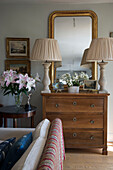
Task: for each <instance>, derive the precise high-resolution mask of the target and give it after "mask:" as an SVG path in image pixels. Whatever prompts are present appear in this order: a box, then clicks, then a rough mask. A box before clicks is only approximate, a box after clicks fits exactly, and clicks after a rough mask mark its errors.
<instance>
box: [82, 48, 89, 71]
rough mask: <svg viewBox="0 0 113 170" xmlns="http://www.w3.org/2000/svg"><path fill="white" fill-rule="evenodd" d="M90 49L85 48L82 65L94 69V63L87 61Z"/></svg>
mask: <svg viewBox="0 0 113 170" xmlns="http://www.w3.org/2000/svg"><path fill="white" fill-rule="evenodd" d="M88 49H89V48H87V49H85V50H84V53H83V57H82V60H81V64H80V66H82V67H84V68H89V69H92V63H91V62H87V61H86V57H87V53H88Z"/></svg>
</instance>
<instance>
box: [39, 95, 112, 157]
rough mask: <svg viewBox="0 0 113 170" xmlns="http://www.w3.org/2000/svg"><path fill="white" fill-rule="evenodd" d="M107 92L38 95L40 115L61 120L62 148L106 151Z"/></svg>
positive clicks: (105, 152)
mask: <svg viewBox="0 0 113 170" xmlns="http://www.w3.org/2000/svg"><path fill="white" fill-rule="evenodd" d="M108 95H109V94H92V93H83V94H82V93H79V94H71V93H49V94H47V93H46V94H42V96H43V118H48V119H49V120H50V121H52V120H53V119H55V118H60V119H61V120H62V123H63V132H64V141H65V147H66V148H103V152H102V153H103V154H107V98H108Z"/></svg>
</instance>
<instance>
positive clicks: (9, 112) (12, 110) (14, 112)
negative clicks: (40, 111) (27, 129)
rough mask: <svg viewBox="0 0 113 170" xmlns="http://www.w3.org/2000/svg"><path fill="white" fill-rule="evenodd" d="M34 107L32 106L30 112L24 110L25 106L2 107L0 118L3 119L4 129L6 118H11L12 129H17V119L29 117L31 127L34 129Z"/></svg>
mask: <svg viewBox="0 0 113 170" xmlns="http://www.w3.org/2000/svg"><path fill="white" fill-rule="evenodd" d="M36 109H37V108H36V107H35V106H32V108H31V110H30V111H26V110H25V106H21V107H19V108H18V107H16V106H15V105H12V106H4V107H1V108H0V116H1V117H3V118H4V127H7V118H13V127H17V119H18V118H28V117H31V127H34V115H35V114H36Z"/></svg>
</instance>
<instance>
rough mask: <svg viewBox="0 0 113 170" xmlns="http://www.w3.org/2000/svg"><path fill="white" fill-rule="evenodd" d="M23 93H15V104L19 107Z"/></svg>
mask: <svg viewBox="0 0 113 170" xmlns="http://www.w3.org/2000/svg"><path fill="white" fill-rule="evenodd" d="M22 99H23V94H22V93H20V94H17V95H15V105H16V106H17V107H18V108H19V107H20V106H21V104H22Z"/></svg>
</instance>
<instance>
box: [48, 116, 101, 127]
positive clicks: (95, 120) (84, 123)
mask: <svg viewBox="0 0 113 170" xmlns="http://www.w3.org/2000/svg"><path fill="white" fill-rule="evenodd" d="M56 117H57V118H60V119H61V120H62V123H63V127H64V128H103V115H102V114H84V113H80V114H75V113H67V114H65V113H47V118H48V119H49V120H50V121H52V120H54V119H55V118H56Z"/></svg>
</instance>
